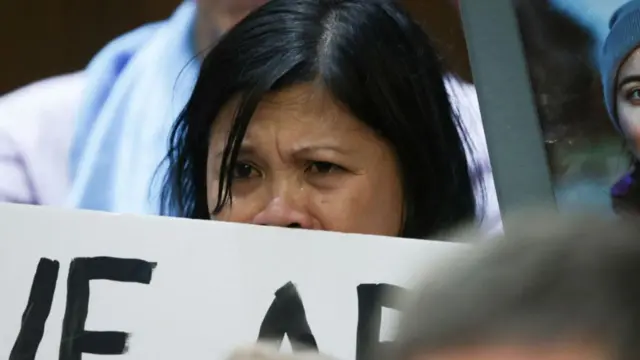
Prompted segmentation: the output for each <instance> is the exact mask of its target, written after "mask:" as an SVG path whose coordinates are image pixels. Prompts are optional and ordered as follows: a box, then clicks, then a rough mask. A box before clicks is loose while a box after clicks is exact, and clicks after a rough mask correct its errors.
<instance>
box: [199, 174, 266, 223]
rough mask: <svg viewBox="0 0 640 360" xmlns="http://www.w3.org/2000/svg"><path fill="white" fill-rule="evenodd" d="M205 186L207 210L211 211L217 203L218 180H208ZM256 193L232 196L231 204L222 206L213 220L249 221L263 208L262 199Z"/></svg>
mask: <svg viewBox="0 0 640 360" xmlns="http://www.w3.org/2000/svg"><path fill="white" fill-rule="evenodd" d="M209 184H210V185H209V186H208V188H207V194H208V196H207V204H208V207H209V212H213V210H214V209H215V207H216V204H217V203H218V181H217V180H216V181H213V182H209ZM257 195H258V194H253V195H252V196H245V197H234V198H233V201H232V206H230V205H229V204H228V203H227V204H226V205H225V206H224V207H223V208H222V211H220V212H219V213H218V214H217V215H215V220H220V221H227V222H236V223H245V224H248V223H251V222H252V220H253V218H254V217H255V216H256V214H258V213H259V212H260V210H261V209H263V208H264V204H263V201H262V199H261V197H260V196H257Z"/></svg>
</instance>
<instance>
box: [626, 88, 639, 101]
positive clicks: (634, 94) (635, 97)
mask: <svg viewBox="0 0 640 360" xmlns="http://www.w3.org/2000/svg"><path fill="white" fill-rule="evenodd" d="M627 99H628V100H631V101H640V89H638V88H635V89H631V90H629V92H628V93H627Z"/></svg>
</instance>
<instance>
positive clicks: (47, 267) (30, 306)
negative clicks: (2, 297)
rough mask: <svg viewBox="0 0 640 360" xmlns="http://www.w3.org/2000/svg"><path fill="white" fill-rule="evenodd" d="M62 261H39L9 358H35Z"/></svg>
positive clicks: (10, 359)
mask: <svg viewBox="0 0 640 360" xmlns="http://www.w3.org/2000/svg"><path fill="white" fill-rule="evenodd" d="M59 269H60V263H58V262H57V261H54V260H49V259H46V258H41V259H40V262H38V268H37V269H36V274H35V276H34V277H33V283H32V284H31V292H30V293H29V301H28V302H27V308H26V309H25V310H24V313H23V314H22V325H21V326H20V332H18V338H17V339H16V342H15V344H14V345H13V349H11V354H10V355H9V360H18V359H20V360H33V359H35V357H36V352H37V351H38V346H39V345H40V341H41V340H42V335H43V334H44V324H45V323H46V322H47V318H48V317H49V312H51V304H52V303H53V294H54V293H55V291H56V281H57V280H58V270H59Z"/></svg>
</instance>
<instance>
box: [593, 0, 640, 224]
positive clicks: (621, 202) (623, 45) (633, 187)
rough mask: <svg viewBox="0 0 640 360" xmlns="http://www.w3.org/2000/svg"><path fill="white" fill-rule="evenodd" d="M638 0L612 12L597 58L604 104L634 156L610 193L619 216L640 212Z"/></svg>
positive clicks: (639, 20) (639, 37)
mask: <svg viewBox="0 0 640 360" xmlns="http://www.w3.org/2000/svg"><path fill="white" fill-rule="evenodd" d="M639 48H640V0H632V1H629V2H627V3H625V4H624V5H622V6H621V7H620V8H619V9H618V10H616V12H614V14H613V16H612V17H611V20H610V21H609V34H608V35H607V37H606V39H605V41H604V44H603V47H602V52H601V54H600V73H601V75H602V86H603V92H604V102H605V105H606V107H607V111H608V112H609V116H610V118H611V120H612V122H613V124H614V126H615V127H616V129H617V130H618V131H619V132H620V133H621V134H622V136H623V137H624V139H625V141H626V143H627V145H628V147H629V149H630V150H631V152H632V154H633V155H634V158H635V160H634V165H633V168H632V170H631V171H630V172H629V173H628V174H626V175H625V176H623V177H622V179H620V180H619V181H618V182H617V183H616V184H615V185H614V186H613V187H612V189H611V196H612V204H613V208H614V210H616V211H618V212H634V213H639V212H640V163H639V161H638V159H639V155H640V50H639Z"/></svg>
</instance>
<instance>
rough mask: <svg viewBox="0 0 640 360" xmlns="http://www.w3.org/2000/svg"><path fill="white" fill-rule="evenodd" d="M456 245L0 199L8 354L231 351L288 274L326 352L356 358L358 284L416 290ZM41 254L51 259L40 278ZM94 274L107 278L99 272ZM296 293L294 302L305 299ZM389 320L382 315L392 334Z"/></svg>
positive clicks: (253, 334)
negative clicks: (424, 272)
mask: <svg viewBox="0 0 640 360" xmlns="http://www.w3.org/2000/svg"><path fill="white" fill-rule="evenodd" d="M459 249H460V248H459V245H452V244H448V243H442V242H431V241H421V240H406V239H397V238H384V237H375V236H364V235H347V234H337V233H328V232H319V231H317V232H314V231H304V230H294V229H278V228H271V227H260V226H250V225H239V224H230V223H221V222H214V221H191V220H181V219H166V218H160V217H137V216H129V215H117V214H105V213H94V212H82V211H71V210H59V209H52V208H42V207H30V206H18V205H0V286H1V289H2V292H1V294H2V302H1V305H0V320H1V321H0V357H2V358H5V359H6V358H9V356H10V354H11V353H12V349H14V348H15V349H16V351H18V350H20V351H19V353H16V352H14V354H15V355H19V356H20V358H21V359H34V358H37V359H61V360H70V359H76V360H77V359H80V358H83V359H93V358H97V357H98V356H100V355H94V354H95V353H96V352H97V353H100V352H102V353H107V354H109V353H114V355H117V356H118V358H122V359H140V360H143V359H145V360H146V359H185V358H199V359H202V358H208V359H223V358H224V357H225V356H227V355H228V354H229V352H230V351H231V350H232V349H234V348H235V347H237V346H241V345H246V344H247V343H251V342H255V341H256V340H257V338H258V335H259V334H260V331H261V326H262V325H265V322H266V320H265V318H266V317H267V316H266V315H267V314H268V312H269V311H270V310H269V309H270V308H273V307H274V306H272V304H273V303H274V299H276V297H275V296H274V293H275V292H276V290H278V289H280V288H281V287H283V285H285V284H287V283H288V282H292V283H293V284H295V286H296V288H297V291H298V294H299V299H300V300H301V301H302V305H303V307H304V310H305V313H306V320H307V323H308V325H309V328H310V330H311V333H312V334H313V337H314V338H315V340H316V342H317V346H318V348H319V350H320V351H321V352H323V353H327V354H330V355H333V356H336V357H338V358H341V359H344V360H354V359H356V347H357V343H358V338H359V336H362V334H358V326H362V323H363V322H366V321H369V320H370V319H369V315H368V314H361V313H359V312H362V302H363V299H362V298H359V296H358V287H359V286H361V285H362V284H373V285H370V286H372V287H371V288H369V289H373V288H375V284H381V283H384V284H391V285H397V286H401V287H406V286H411V284H412V283H413V281H414V280H415V275H416V270H420V269H422V268H423V267H424V265H427V264H428V263H430V262H433V261H435V260H437V259H439V258H442V257H444V256H447V255H448V254H451V253H453V252H457V251H458V250H459ZM41 258H46V259H49V261H47V260H43V261H44V262H43V263H42V264H41V270H42V271H41V272H40V273H39V275H38V276H35V277H34V275H35V274H36V269H37V268H38V266H39V261H40V259H41ZM74 259H75V260H74ZM83 259H84V260H83ZM53 261H57V264H59V271H58V273H57V276H56V273H55V268H56V263H55V262H53ZM72 261H75V262H74V266H73V271H71V272H70V268H71V267H70V263H71V262H72ZM118 261H120V262H118ZM95 277H97V278H102V279H104V278H109V279H111V280H95V279H94V280H91V281H89V278H95ZM131 277H133V278H131ZM114 280H118V281H114ZM47 281H48V282H49V284H50V285H49V286H48V287H47ZM34 283H36V284H37V285H34V286H33V289H32V285H33V284H34ZM145 283H146V284H145ZM54 284H55V288H54V287H53V285H54ZM365 286H366V285H365ZM289 290H291V288H289ZM294 293H295V292H294ZM30 294H31V295H30ZM89 294H90V295H89ZM30 296H31V300H30ZM87 296H88V299H87ZM47 297H50V298H51V299H52V301H49V302H48V301H47ZM278 298H279V299H280V297H278ZM289 300H290V299H289ZM364 300H367V299H364ZM369 300H371V299H369ZM374 300H375V299H374ZM287 301H288V300H287ZM287 301H284V303H283V304H284V305H285V307H286V306H290V307H296V304H295V301H294V303H290V302H287ZM48 304H49V305H48ZM49 306H50V312H49V311H47V310H48V307H49ZM280 306H281V307H282V303H281V304H280ZM359 306H360V308H359ZM83 307H84V308H85V309H84V310H83ZM275 307H276V308H277V307H278V306H275ZM85 310H86V314H84V315H83V312H84V311H85ZM272 310H273V309H272ZM285 310H286V309H285ZM274 311H275V310H274ZM278 311H280V312H282V310H278ZM287 311H288V310H287ZM378 311H379V308H378ZM47 313H48V317H47ZM23 314H24V318H23ZM270 314H271V317H273V316H276V317H277V316H280V315H278V313H277V311H276V312H275V313H274V312H273V311H272V312H271V313H270ZM274 314H275V315H274ZM85 316H86V322H85V323H84V325H83V321H84V320H85ZM23 320H24V321H23ZM45 320H46V322H45ZM272 320H273V319H271V320H270V321H272ZM285 320H286V319H285ZM285 320H282V321H285ZM298 320H299V319H298ZM278 321H280V320H279V319H276V323H277V324H276V325H278V324H279V323H278ZM374 322H375V321H374ZM391 323H392V322H387V323H385V320H384V319H383V320H382V325H381V332H382V333H383V335H382V336H383V337H384V336H385V335H384V334H385V333H387V336H388V333H389V332H390V331H392V329H390V328H391V326H392V325H390V324H391ZM269 324H271V323H269ZM269 324H266V325H265V327H269V326H267V325H269ZM271 325H273V324H271ZM280 325H282V324H280ZM373 325H375V324H373ZM283 326H284V325H283ZM285 327H286V326H285ZM374 327H375V326H374ZM272 328H273V326H272ZM275 328H278V326H275ZM42 329H43V330H42ZM263 330H264V328H263ZM271 330H273V329H271ZM39 331H40V332H42V333H43V334H42V335H41V341H39V344H38V339H39V337H40V335H38V332H39ZM63 334H64V336H63ZM123 336H124V337H125V338H126V342H127V348H126V349H125V350H126V351H124V353H123V354H118V351H117V349H116V350H114V347H118V346H121V347H122V346H123V345H122V344H120V345H118V344H119V342H120V341H122V342H123V343H124V340H123ZM376 341H377V339H376ZM121 350H122V349H121ZM36 351H37V352H36ZM83 352H84V353H83ZM87 352H89V353H87ZM120 352H122V351H120Z"/></svg>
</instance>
